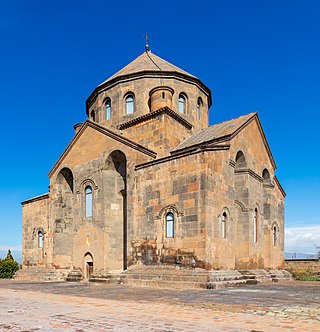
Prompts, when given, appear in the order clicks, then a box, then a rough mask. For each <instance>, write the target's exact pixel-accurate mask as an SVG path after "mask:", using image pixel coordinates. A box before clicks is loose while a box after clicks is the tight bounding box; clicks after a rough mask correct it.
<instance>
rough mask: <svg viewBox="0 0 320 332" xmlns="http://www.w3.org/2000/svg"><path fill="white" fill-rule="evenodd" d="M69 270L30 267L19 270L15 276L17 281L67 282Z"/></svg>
mask: <svg viewBox="0 0 320 332" xmlns="http://www.w3.org/2000/svg"><path fill="white" fill-rule="evenodd" d="M68 272H69V270H67V269H51V268H45V267H44V268H39V267H29V268H24V269H22V270H18V271H17V272H16V274H15V275H14V279H16V280H26V281H65V280H66V277H67V275H68Z"/></svg>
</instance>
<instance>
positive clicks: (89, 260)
mask: <svg viewBox="0 0 320 332" xmlns="http://www.w3.org/2000/svg"><path fill="white" fill-rule="evenodd" d="M83 272H84V273H83V274H84V279H86V280H89V278H90V276H91V275H92V273H93V257H92V255H91V254H90V253H89V252H87V253H86V254H85V256H84V268H83Z"/></svg>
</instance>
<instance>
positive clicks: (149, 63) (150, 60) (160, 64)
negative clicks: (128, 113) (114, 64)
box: [99, 52, 196, 86]
mask: <svg viewBox="0 0 320 332" xmlns="http://www.w3.org/2000/svg"><path fill="white" fill-rule="evenodd" d="M155 70H156V71H160V70H161V71H169V72H176V73H180V74H183V75H187V76H190V77H193V78H196V77H195V76H193V75H191V74H189V73H188V72H186V71H184V70H182V69H180V68H179V67H177V66H175V65H173V64H172V63H170V62H168V61H166V60H164V59H162V58H160V57H159V56H157V55H155V54H153V53H151V52H143V53H142V54H141V55H140V56H138V57H137V58H136V59H134V60H133V61H131V62H130V63H129V64H128V65H126V66H125V67H124V68H122V69H120V70H119V71H118V72H116V73H115V74H114V75H112V76H111V77H109V78H108V79H107V80H105V81H104V82H103V83H101V84H100V85H103V84H105V83H107V82H109V81H111V80H113V79H114V78H116V77H119V76H124V75H131V74H134V73H138V72H144V71H155ZM100 85H99V86H100Z"/></svg>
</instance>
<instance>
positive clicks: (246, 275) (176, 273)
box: [89, 265, 291, 289]
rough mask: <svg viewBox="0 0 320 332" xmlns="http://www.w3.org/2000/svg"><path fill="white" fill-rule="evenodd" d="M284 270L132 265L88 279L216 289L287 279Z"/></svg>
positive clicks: (182, 287)
mask: <svg viewBox="0 0 320 332" xmlns="http://www.w3.org/2000/svg"><path fill="white" fill-rule="evenodd" d="M290 279H291V274H290V273H289V272H287V271H284V270H272V271H266V270H238V271H237V270H209V271H207V270H204V269H183V268H180V267H172V266H167V267H159V266H145V265H141V266H133V267H130V268H129V269H128V270H127V271H124V272H117V271H114V272H110V273H105V272H95V273H93V274H92V275H91V277H90V279H89V281H91V282H103V283H119V284H128V285H130V286H142V287H159V288H174V289H199V288H202V289H219V288H226V287H239V286H246V285H254V284H258V283H267V282H277V281H278V280H290Z"/></svg>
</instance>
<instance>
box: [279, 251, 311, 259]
mask: <svg viewBox="0 0 320 332" xmlns="http://www.w3.org/2000/svg"><path fill="white" fill-rule="evenodd" d="M284 258H285V259H314V258H317V256H316V254H306V253H302V252H285V253H284Z"/></svg>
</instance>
